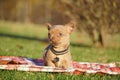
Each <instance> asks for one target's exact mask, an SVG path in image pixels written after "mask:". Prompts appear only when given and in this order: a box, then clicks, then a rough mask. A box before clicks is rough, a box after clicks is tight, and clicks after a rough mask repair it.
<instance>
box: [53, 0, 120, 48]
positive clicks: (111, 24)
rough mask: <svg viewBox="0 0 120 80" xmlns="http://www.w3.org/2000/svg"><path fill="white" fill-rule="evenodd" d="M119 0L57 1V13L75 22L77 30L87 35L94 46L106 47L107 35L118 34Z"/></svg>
mask: <svg viewBox="0 0 120 80" xmlns="http://www.w3.org/2000/svg"><path fill="white" fill-rule="evenodd" d="M119 4H120V1H119V0H69V1H68V0H66V1H65V0H59V1H56V5H55V6H58V7H56V8H57V9H58V10H59V11H61V12H63V13H64V14H67V15H69V17H70V18H71V19H73V20H76V22H77V24H78V25H77V26H78V29H79V30H84V31H86V32H87V33H88V35H89V36H90V38H91V39H92V41H93V43H94V44H95V46H97V47H98V46H102V47H106V45H107V44H106V41H107V34H108V33H116V32H117V33H120V9H119V8H120V5H119Z"/></svg>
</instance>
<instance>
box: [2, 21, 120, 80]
mask: <svg viewBox="0 0 120 80" xmlns="http://www.w3.org/2000/svg"><path fill="white" fill-rule="evenodd" d="M119 36H120V35H117V36H114V38H113V40H112V41H111V42H112V45H113V47H111V48H106V49H104V48H99V49H96V48H94V47H92V46H91V44H92V43H91V41H90V39H89V38H88V36H87V35H86V34H83V33H81V34H80V33H78V32H76V31H74V33H73V34H72V35H71V47H70V49H71V53H72V57H73V60H75V61H80V62H99V63H109V62H116V63H117V64H118V65H120V47H119V46H118V47H116V48H115V47H114V46H115V45H120V37H119ZM114 42H116V43H115V44H113V43H114ZM47 45H48V40H47V29H46V28H45V27H44V26H42V25H34V24H21V23H13V22H4V21H0V56H5V55H7V56H8V55H9V56H24V57H30V58H41V57H42V52H43V51H44V48H45V47H46V46H47ZM50 74H51V73H41V72H22V71H7V70H0V80H50ZM53 75H55V80H120V75H107V74H106V75H98V74H82V75H65V74H61V73H55V74H53Z"/></svg>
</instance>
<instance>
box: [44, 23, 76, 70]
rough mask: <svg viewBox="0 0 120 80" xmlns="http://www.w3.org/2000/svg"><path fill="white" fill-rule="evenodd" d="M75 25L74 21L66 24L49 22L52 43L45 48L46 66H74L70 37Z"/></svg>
mask: <svg viewBox="0 0 120 80" xmlns="http://www.w3.org/2000/svg"><path fill="white" fill-rule="evenodd" d="M74 27H75V23H74V22H70V23H68V24H66V25H51V24H49V23H48V24H47V28H48V38H49V41H50V44H49V45H48V47H47V48H46V49H45V52H44V56H43V59H44V65H45V66H52V67H59V68H65V69H66V68H70V67H72V65H71V53H70V50H69V46H70V41H69V40H70V39H69V38H70V34H71V32H72V31H73V29H74Z"/></svg>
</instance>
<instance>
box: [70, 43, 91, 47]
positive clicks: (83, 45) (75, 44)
mask: <svg viewBox="0 0 120 80" xmlns="http://www.w3.org/2000/svg"><path fill="white" fill-rule="evenodd" d="M71 46H74V47H86V48H91V47H92V46H90V45H87V44H84V43H71Z"/></svg>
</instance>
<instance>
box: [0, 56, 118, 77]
mask: <svg viewBox="0 0 120 80" xmlns="http://www.w3.org/2000/svg"><path fill="white" fill-rule="evenodd" d="M72 65H73V68H69V69H63V68H54V67H49V66H44V65H43V59H42V58H38V59H33V58H26V57H19V56H0V69H5V70H18V71H40V72H71V73H73V74H82V73H103V74H114V75H115V74H120V67H118V66H117V65H116V64H115V63H107V64H101V63H89V62H76V61H73V62H72Z"/></svg>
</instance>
